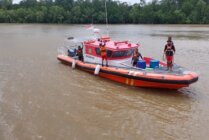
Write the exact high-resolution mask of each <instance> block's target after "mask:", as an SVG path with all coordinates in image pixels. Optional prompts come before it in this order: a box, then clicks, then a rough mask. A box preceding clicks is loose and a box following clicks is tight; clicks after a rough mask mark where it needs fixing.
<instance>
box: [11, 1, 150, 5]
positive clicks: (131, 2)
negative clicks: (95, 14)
mask: <svg viewBox="0 0 209 140" xmlns="http://www.w3.org/2000/svg"><path fill="white" fill-rule="evenodd" d="M20 1H21V0H13V3H19V2H20ZM119 1H121V2H127V3H129V4H134V3H139V2H140V0H119ZM145 1H147V2H149V1H151V0H145Z"/></svg>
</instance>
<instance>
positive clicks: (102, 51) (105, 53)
mask: <svg viewBox="0 0 209 140" xmlns="http://www.w3.org/2000/svg"><path fill="white" fill-rule="evenodd" d="M100 52H101V56H106V55H107V51H106V47H105V46H102V47H100Z"/></svg>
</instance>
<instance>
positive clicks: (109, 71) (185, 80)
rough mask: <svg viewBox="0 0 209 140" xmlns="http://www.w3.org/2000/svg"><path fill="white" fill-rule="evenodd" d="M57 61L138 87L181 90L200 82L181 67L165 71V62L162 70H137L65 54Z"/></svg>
mask: <svg viewBox="0 0 209 140" xmlns="http://www.w3.org/2000/svg"><path fill="white" fill-rule="evenodd" d="M57 59H58V60H60V61H61V62H62V63H65V64H67V65H70V66H71V67H72V68H75V69H79V70H83V71H86V72H89V73H91V74H95V75H98V76H100V77H104V78H107V79H110V80H113V81H116V82H119V83H123V84H126V85H130V86H136V87H151V88H166V89H179V88H183V87H187V86H189V85H190V84H192V83H194V82H196V81H197V80H198V75H197V74H196V73H194V72H189V71H186V70H184V69H183V68H181V67H177V68H176V70H174V72H169V71H166V70H164V69H163V68H164V66H165V65H166V64H165V63H163V62H160V66H161V67H162V68H157V69H137V68H131V67H115V66H109V67H106V66H104V67H102V66H101V65H99V64H93V63H89V62H82V61H80V60H78V59H75V58H74V57H70V56H67V55H63V54H60V55H58V56H57ZM144 60H146V63H149V61H150V60H152V59H151V58H147V57H146V58H144Z"/></svg>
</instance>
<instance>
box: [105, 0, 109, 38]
mask: <svg viewBox="0 0 209 140" xmlns="http://www.w3.org/2000/svg"><path fill="white" fill-rule="evenodd" d="M105 14H106V32H107V35H108V36H109V29H108V19H107V2H106V0H105Z"/></svg>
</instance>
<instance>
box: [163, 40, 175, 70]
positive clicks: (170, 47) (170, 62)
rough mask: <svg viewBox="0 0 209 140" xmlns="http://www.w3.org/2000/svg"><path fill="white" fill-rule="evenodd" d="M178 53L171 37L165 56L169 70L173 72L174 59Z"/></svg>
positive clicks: (165, 49) (166, 46)
mask: <svg viewBox="0 0 209 140" xmlns="http://www.w3.org/2000/svg"><path fill="white" fill-rule="evenodd" d="M175 52H176V49H175V46H174V44H173V41H172V38H171V37H170V36H169V37H168V40H167V44H166V45H165V48H164V55H165V56H166V61H167V70H172V67H173V57H174V54H175Z"/></svg>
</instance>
